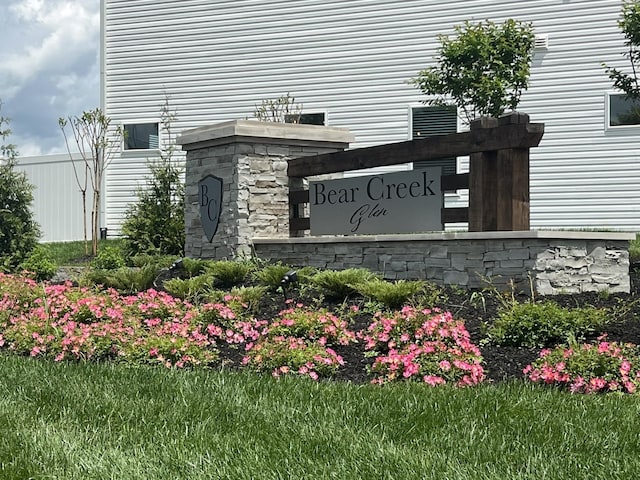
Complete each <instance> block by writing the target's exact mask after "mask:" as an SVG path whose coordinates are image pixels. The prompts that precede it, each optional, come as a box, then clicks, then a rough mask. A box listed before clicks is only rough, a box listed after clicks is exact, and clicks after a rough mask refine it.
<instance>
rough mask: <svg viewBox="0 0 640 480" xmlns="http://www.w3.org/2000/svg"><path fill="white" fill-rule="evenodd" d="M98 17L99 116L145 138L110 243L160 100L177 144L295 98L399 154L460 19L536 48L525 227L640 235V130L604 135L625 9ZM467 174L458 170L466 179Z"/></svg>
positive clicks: (148, 145) (612, 5)
mask: <svg viewBox="0 0 640 480" xmlns="http://www.w3.org/2000/svg"><path fill="white" fill-rule="evenodd" d="M102 4H103V82H102V85H103V109H104V110H105V112H106V113H107V115H109V116H110V117H111V118H112V119H113V121H114V122H117V123H122V124H124V125H127V126H130V128H133V126H136V131H137V132H138V133H140V137H141V138H140V140H139V142H138V140H136V142H138V143H134V144H132V145H130V148H129V149H124V150H123V152H122V154H121V155H120V156H119V157H118V158H117V159H116V160H115V161H114V162H113V163H112V165H111V166H110V168H109V171H108V173H107V177H106V189H105V190H106V196H105V213H106V216H105V219H106V225H105V226H107V227H108V228H109V233H110V234H111V233H112V232H117V231H118V228H119V225H120V221H121V218H122V214H123V212H124V210H125V209H126V207H127V206H128V204H129V203H130V202H131V201H134V200H135V189H136V185H137V183H142V182H143V178H144V175H145V171H146V170H145V169H146V167H145V162H146V160H147V159H148V158H151V157H152V156H153V155H154V154H155V153H156V150H154V147H157V145H158V142H164V141H166V140H167V139H166V138H163V137H165V135H163V132H162V131H161V129H159V130H160V131H159V132H158V128H157V126H156V124H157V122H158V120H159V113H160V106H161V105H162V103H163V102H164V99H165V96H167V97H168V98H169V102H170V105H171V107H172V108H173V109H175V110H176V111H177V115H178V119H177V121H176V122H174V125H173V129H174V132H175V133H179V132H180V131H182V130H184V129H188V128H193V127H197V126H202V125H206V124H213V123H217V122H222V121H227V120H233V119H243V118H251V117H252V115H253V111H254V109H255V106H256V105H257V104H260V102H261V101H262V100H263V99H268V98H276V97H279V96H280V95H282V94H285V93H287V92H288V93H290V94H291V95H292V96H294V97H295V99H296V101H297V102H300V103H301V104H302V105H303V111H304V112H305V113H321V114H323V116H324V120H325V122H326V124H328V125H331V126H338V127H348V128H349V129H350V130H351V131H352V132H353V134H354V135H355V138H356V142H355V143H354V144H353V145H352V148H358V147H365V146H370V145H375V144H382V143H390V142H398V141H404V140H407V139H410V138H412V136H413V135H414V132H413V131H412V123H413V122H414V119H413V115H412V112H419V111H417V110H414V108H416V107H421V106H422V104H421V100H424V96H423V95H422V94H421V93H420V92H419V91H418V90H417V89H416V88H415V87H413V86H411V85H409V84H407V80H408V79H410V78H411V77H414V76H416V74H417V73H418V72H419V71H420V70H422V69H424V68H425V67H427V66H429V65H433V64H434V56H435V54H436V50H437V48H438V46H439V45H440V43H439V41H438V39H437V35H438V34H451V33H453V27H454V26H455V25H460V24H462V23H463V22H464V21H465V20H471V21H481V20H485V19H489V20H492V21H495V22H502V21H503V20H505V19H507V18H514V19H517V20H520V21H523V22H531V23H532V24H533V26H534V29H535V33H536V36H537V39H538V44H539V47H538V48H537V49H536V52H535V57H534V61H533V66H532V71H531V81H530V87H529V90H528V91H527V92H525V94H524V95H523V97H522V102H521V104H520V106H519V110H520V111H523V112H526V113H528V114H529V115H530V117H531V121H532V122H540V123H544V124H545V125H546V129H545V135H544V138H543V140H542V143H541V145H540V147H538V148H536V149H534V150H532V154H531V224H532V227H533V228H598V229H600V228H608V229H625V230H640V158H639V157H640V150H639V147H640V137H639V134H640V125H630V126H612V125H611V124H612V123H615V118H613V119H610V114H609V105H610V94H613V93H615V92H613V90H612V86H611V81H610V80H609V78H608V77H607V75H606V73H605V72H604V70H603V68H602V66H601V64H602V62H606V63H607V64H609V65H611V66H617V67H625V68H626V67H627V61H626V60H625V59H624V58H623V57H622V55H621V53H622V52H623V51H624V45H623V41H624V38H623V36H622V34H621V32H620V30H619V28H618V24H617V22H618V19H619V18H620V12H621V6H622V1H621V0H571V1H567V0H527V1H524V0H449V1H435V0H402V1H382V0H323V1H316V0H286V1H285V0H273V1H271V0H102ZM613 98H614V101H615V99H616V97H615V96H614V97H613ZM614 106H615V105H614ZM613 117H615V111H614V115H613ZM418 123H420V122H417V123H416V125H417V124H418ZM144 124H151V125H144ZM454 128H455V126H454ZM458 128H462V127H461V126H460V125H458ZM158 135H159V138H158ZM136 136H137V133H136ZM465 163H466V162H465V160H464V159H458V170H459V171H463V170H464V169H465V168H466V164H465ZM449 201H451V202H455V201H464V198H461V199H456V198H450V199H449Z"/></svg>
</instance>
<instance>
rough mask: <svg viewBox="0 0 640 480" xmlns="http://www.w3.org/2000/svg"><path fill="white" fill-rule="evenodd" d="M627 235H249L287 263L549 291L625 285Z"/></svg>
mask: <svg viewBox="0 0 640 480" xmlns="http://www.w3.org/2000/svg"><path fill="white" fill-rule="evenodd" d="M632 238H634V235H633V234H626V233H595V232H594V233H588V232H584V233H583V232H543V231H530V232H483V233H467V232H464V233H441V234H440V233H437V234H427V235H380V236H370V237H366V236H363V237H342V238H327V237H316V238H300V239H288V240H284V241H278V240H274V239H261V238H256V239H254V248H255V251H256V254H257V255H258V256H259V257H260V258H265V259H271V260H279V261H282V262H284V263H287V264H289V265H294V266H304V265H311V266H315V267H320V268H330V269H344V268H352V267H356V268H357V267H364V268H367V269H369V270H371V271H374V272H379V273H381V274H382V275H383V276H384V277H385V278H387V279H426V280H430V281H434V282H436V283H439V284H444V285H458V286H461V287H464V288H483V287H486V286H488V285H489V284H492V285H494V286H497V287H500V288H502V287H504V288H507V287H508V286H509V285H510V284H511V283H514V284H515V286H516V288H518V289H519V290H520V291H523V292H525V293H527V292H530V290H531V288H533V289H534V290H535V292H537V293H538V294H542V295H555V294H563V293H582V292H598V291H608V292H611V293H616V292H629V289H630V280H629V253H628V248H629V240H630V239H632Z"/></svg>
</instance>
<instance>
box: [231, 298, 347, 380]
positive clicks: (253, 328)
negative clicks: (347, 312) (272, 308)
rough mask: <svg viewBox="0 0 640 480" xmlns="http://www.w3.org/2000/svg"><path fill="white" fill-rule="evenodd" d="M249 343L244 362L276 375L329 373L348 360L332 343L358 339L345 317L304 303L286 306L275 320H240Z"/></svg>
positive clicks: (312, 376) (318, 375) (257, 369)
mask: <svg viewBox="0 0 640 480" xmlns="http://www.w3.org/2000/svg"><path fill="white" fill-rule="evenodd" d="M239 326H242V334H241V336H242V337H245V338H252V339H253V341H251V342H249V343H247V345H246V350H247V355H246V356H245V357H244V359H243V364H244V365H247V366H249V367H250V368H252V369H254V370H256V371H271V373H272V375H273V376H276V377H279V376H280V375H284V374H298V375H306V376H309V377H311V378H313V379H317V378H319V377H326V376H331V375H333V374H335V372H336V371H337V370H338V369H339V368H340V366H341V365H343V364H344V361H343V359H342V357H340V356H339V355H338V354H337V353H336V352H335V350H333V349H332V348H331V346H332V345H346V344H348V343H351V342H353V341H355V334H354V333H353V332H351V331H350V330H349V328H348V325H347V323H346V322H345V321H343V320H341V319H339V318H337V317H336V316H335V315H333V314H331V313H330V312H327V311H326V310H320V311H317V310H312V309H308V308H305V307H304V306H303V305H301V304H297V305H295V306H293V305H291V306H290V307H289V308H287V309H285V310H283V311H282V312H280V314H279V315H278V318H277V319H275V320H274V321H273V322H272V323H271V324H269V325H266V324H265V323H263V322H261V321H258V322H253V323H252V324H240V325H239Z"/></svg>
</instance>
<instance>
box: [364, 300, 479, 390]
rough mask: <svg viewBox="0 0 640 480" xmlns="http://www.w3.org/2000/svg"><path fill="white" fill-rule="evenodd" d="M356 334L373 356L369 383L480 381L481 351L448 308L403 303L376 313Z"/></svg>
mask: <svg viewBox="0 0 640 480" xmlns="http://www.w3.org/2000/svg"><path fill="white" fill-rule="evenodd" d="M360 336H361V338H362V339H363V340H364V341H365V349H366V350H367V351H368V352H369V353H368V355H369V356H374V357H375V360H374V362H373V365H372V366H371V367H370V370H371V372H372V373H373V374H374V375H375V378H374V380H373V382H374V383H385V382H389V381H392V380H401V379H418V378H419V379H421V380H422V381H424V382H425V383H427V384H429V385H432V386H435V385H440V384H445V383H455V384H456V385H458V386H466V385H475V384H477V383H480V382H481V381H482V380H483V379H484V369H483V368H482V365H481V362H482V357H481V356H480V350H479V349H478V347H476V346H475V345H474V344H473V343H472V342H471V340H470V337H469V332H468V331H467V330H466V328H465V326H464V322H462V321H458V320H454V319H453V316H452V315H451V313H450V312H440V311H438V310H428V309H425V310H416V309H415V308H412V307H404V308H403V309H402V310H401V311H399V312H395V313H394V314H392V315H389V316H385V315H382V314H377V315H376V316H375V318H374V321H373V323H371V325H370V326H369V328H368V329H367V330H366V332H363V333H362V334H361V335H360Z"/></svg>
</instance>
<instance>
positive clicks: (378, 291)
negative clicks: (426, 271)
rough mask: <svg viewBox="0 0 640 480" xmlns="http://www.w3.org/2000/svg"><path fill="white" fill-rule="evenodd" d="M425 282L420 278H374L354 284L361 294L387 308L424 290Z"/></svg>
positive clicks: (401, 304)
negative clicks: (389, 279)
mask: <svg viewBox="0 0 640 480" xmlns="http://www.w3.org/2000/svg"><path fill="white" fill-rule="evenodd" d="M426 284H427V282H424V281H422V280H412V281H410V280H398V281H396V282H387V281H385V280H380V279H377V278H376V279H373V280H369V281H368V282H365V283H360V284H358V285H356V289H357V291H358V292H359V293H360V294H361V295H363V296H365V297H370V298H373V299H374V300H376V301H378V302H380V303H382V304H384V305H385V306H387V307H389V308H398V307H401V306H403V305H406V304H407V303H409V302H410V301H411V299H413V298H415V297H416V296H417V295H418V294H419V293H420V292H422V291H424V289H425V287H426Z"/></svg>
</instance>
